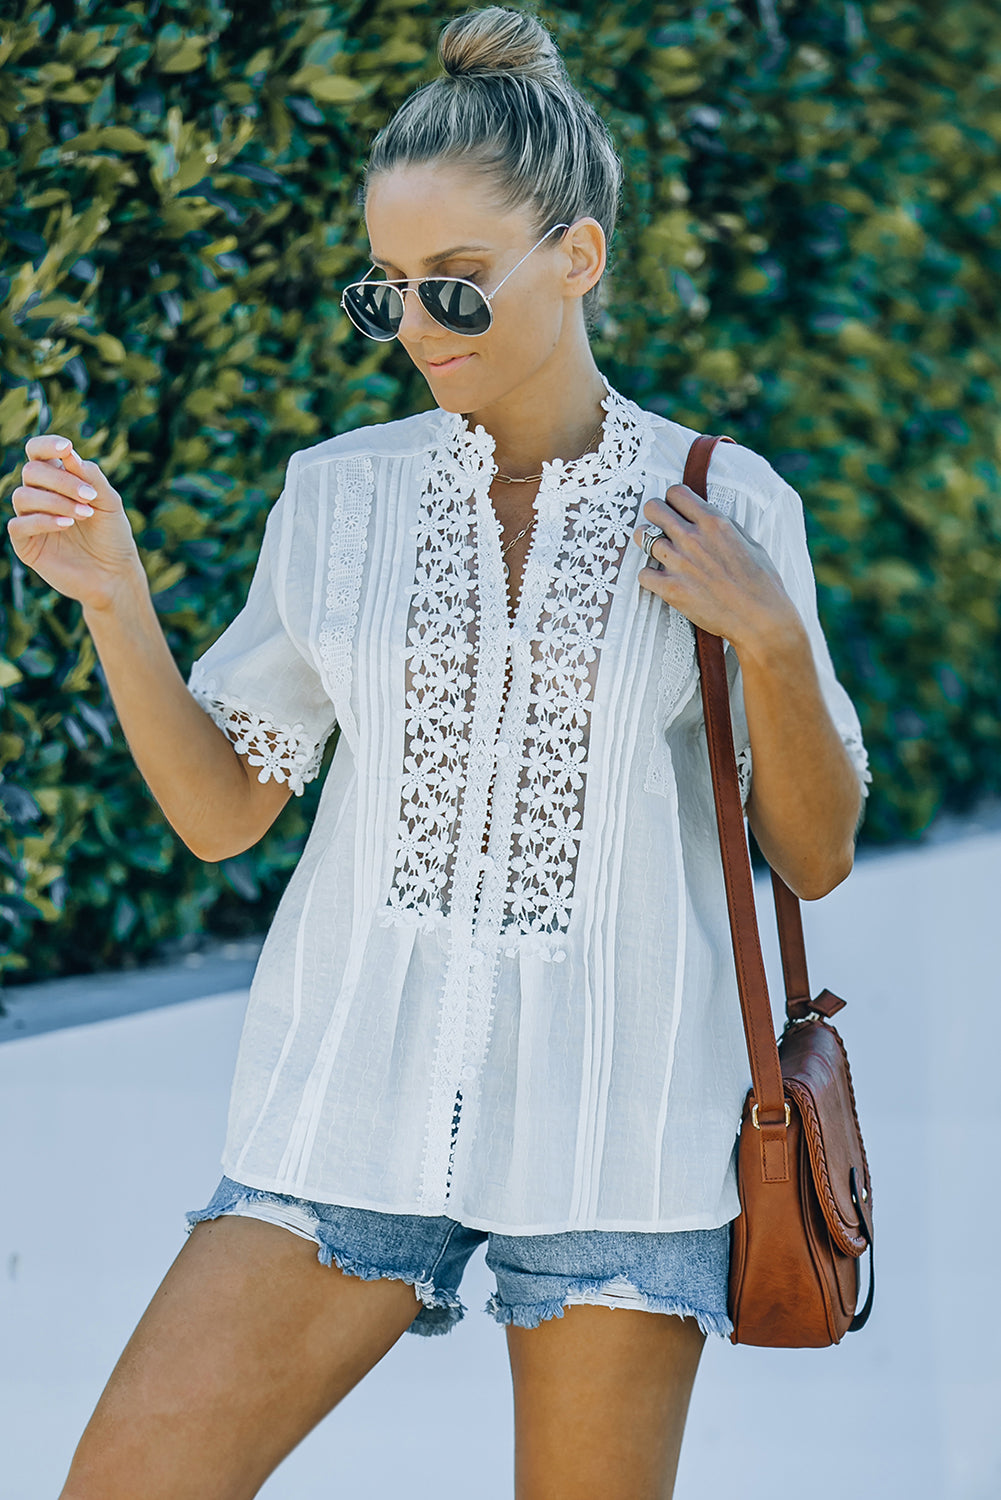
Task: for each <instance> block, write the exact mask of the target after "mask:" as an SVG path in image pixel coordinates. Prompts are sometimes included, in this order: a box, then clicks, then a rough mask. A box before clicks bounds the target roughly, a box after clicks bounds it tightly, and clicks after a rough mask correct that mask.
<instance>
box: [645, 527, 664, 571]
mask: <svg viewBox="0 0 1001 1500" xmlns="http://www.w3.org/2000/svg"><path fill="white" fill-rule="evenodd" d="M643 532H644V536H643V541H642V543H641V546H642V548H643V551H644V552H645V553H646V555H647V557H654V553H653V544H654V542H655V541H656V540H657V538H658V537H659V536H667V532H666V531H663V530H662V529H661V527H659V526H656V525H654V523H653V522H652V521H650V522H648V523H647V525H646V526H644V527H643ZM657 561H658V559H657V558H655V557H654V562H657Z"/></svg>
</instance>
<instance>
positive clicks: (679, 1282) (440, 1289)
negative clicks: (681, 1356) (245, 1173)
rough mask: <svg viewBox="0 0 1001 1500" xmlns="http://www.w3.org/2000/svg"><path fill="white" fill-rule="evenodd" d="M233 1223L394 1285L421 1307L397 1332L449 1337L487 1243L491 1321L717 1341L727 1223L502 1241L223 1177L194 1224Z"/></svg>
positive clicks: (449, 1223) (444, 1222)
mask: <svg viewBox="0 0 1001 1500" xmlns="http://www.w3.org/2000/svg"><path fill="white" fill-rule="evenodd" d="M222 1214H241V1215H244V1216H245V1217H249V1218H252V1219H265V1220H267V1221H268V1222H269V1223H272V1224H280V1225H282V1226H283V1227H284V1228H286V1229H290V1230H291V1231H292V1233H293V1234H298V1235H301V1236H302V1238H303V1239H307V1240H313V1241H314V1242H315V1244H316V1245H317V1246H318V1247H319V1249H318V1252H317V1258H318V1259H319V1260H320V1262H321V1263H322V1264H323V1265H325V1266H329V1265H330V1263H331V1261H334V1262H335V1263H336V1264H337V1265H338V1266H339V1267H340V1269H341V1270H342V1271H344V1272H346V1273H347V1274H348V1275H351V1276H358V1277H360V1278H361V1279H362V1280H363V1281H375V1280H377V1279H378V1278H379V1277H388V1278H390V1279H391V1280H394V1281H406V1282H408V1283H409V1284H410V1285H411V1286H412V1287H413V1288H414V1290H415V1291H416V1293H417V1295H418V1297H419V1298H420V1300H421V1303H422V1304H423V1305H422V1307H421V1309H420V1311H419V1312H418V1313H417V1315H416V1317H415V1318H414V1321H413V1322H412V1323H411V1324H410V1327H409V1329H408V1332H409V1333H421V1334H431V1333H449V1332H450V1331H451V1329H452V1327H453V1325H454V1324H456V1323H457V1322H458V1321H459V1319H460V1318H461V1317H463V1315H464V1314H465V1313H466V1312H467V1311H468V1309H467V1308H466V1306H465V1305H464V1304H463V1303H462V1302H461V1301H460V1300H459V1282H460V1281H461V1279H462V1273H463V1271H464V1270H465V1267H466V1263H467V1262H468V1260H469V1258H470V1256H471V1255H472V1253H473V1251H474V1250H475V1249H476V1248H477V1246H478V1245H480V1244H482V1243H483V1242H484V1241H486V1243H487V1255H486V1261H487V1265H488V1266H489V1268H490V1270H491V1271H492V1272H493V1274H494V1278H495V1280H496V1286H497V1289H496V1291H495V1292H493V1294H492V1295H491V1296H490V1298H489V1299H488V1301H487V1304H486V1307H485V1308H484V1312H487V1313H489V1314H490V1315H491V1316H492V1317H494V1318H495V1319H496V1320H497V1322H498V1323H515V1324H517V1325H518V1326H519V1327H521V1328H535V1327H536V1326H537V1325H538V1324H539V1323H540V1322H541V1321H542V1320H543V1319H544V1318H552V1317H560V1318H562V1316H563V1309H564V1308H565V1307H568V1306H571V1305H572V1304H573V1303H581V1302H586V1303H592V1304H596V1305H597V1306H599V1307H635V1308H644V1309H646V1310H648V1311H651V1312H663V1313H674V1314H676V1315H677V1316H678V1317H683V1318H684V1317H692V1318H695V1319H696V1321H697V1322H698V1325H699V1327H700V1328H701V1329H702V1330H703V1332H704V1333H717V1334H720V1335H722V1336H725V1335H727V1334H729V1333H730V1331H731V1330H732V1328H733V1324H732V1323H731V1321H730V1319H729V1317H728V1315H727V1283H728V1277H729V1267H730V1225H729V1224H723V1225H721V1226H720V1227H719V1228H718V1229H684V1230H675V1231H670V1232H665V1233H658V1232H655V1233H648V1232H646V1231H625V1232H620V1231H617V1230H606V1229H583V1230H568V1231H565V1232H563V1233H560V1234H529V1235H511V1234H497V1233H495V1232H494V1231H493V1230H489V1231H488V1230H485V1229H470V1228H468V1227H467V1226H466V1225H464V1224H460V1223H458V1222H457V1221H456V1220H455V1219H449V1218H446V1217H444V1216H442V1217H438V1218H433V1217H429V1216H424V1215H421V1214H394V1213H379V1212H376V1211H375V1210H374V1209H369V1208H340V1207H338V1206H337V1205H336V1204H331V1203H313V1202H311V1201H310V1200H308V1199H305V1198H293V1197H289V1196H287V1195H286V1194H284V1193H272V1192H266V1191H264V1190H263V1189H259V1188H251V1187H245V1186H244V1185H243V1184H242V1183H239V1182H234V1181H233V1180H232V1178H230V1177H223V1179H222V1181H221V1182H220V1183H219V1186H218V1187H217V1188H216V1190H215V1193H214V1194H213V1195H212V1198H211V1200H210V1202H209V1203H208V1204H207V1205H206V1207H205V1208H202V1209H198V1210H196V1211H194V1212H192V1213H189V1214H188V1215H187V1216H186V1217H187V1221H188V1229H189V1231H190V1230H191V1229H192V1228H193V1227H194V1225H195V1224H198V1223H200V1222H201V1221H202V1220H203V1219H216V1218H219V1217H220V1216H221V1215H222Z"/></svg>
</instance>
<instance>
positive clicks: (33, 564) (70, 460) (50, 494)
mask: <svg viewBox="0 0 1001 1500" xmlns="http://www.w3.org/2000/svg"><path fill="white" fill-rule="evenodd" d="M63 445H64V446H63ZM24 451H25V453H27V455H28V462H27V463H26V464H25V465H24V466H23V467H22V470H21V483H20V484H19V485H18V487H17V488H16V489H15V490H14V492H13V494H12V495H11V503H12V504H13V506H14V509H15V511H16V512H17V514H16V515H15V517H14V518H13V520H11V521H8V522H7V532H8V535H9V536H10V540H11V545H12V546H13V548H14V551H15V552H16V553H17V555H18V557H19V558H20V559H21V561H22V562H23V563H26V564H27V566H28V567H29V568H32V569H33V570H34V571H35V572H36V573H38V574H39V576H40V577H42V578H44V579H45V582H46V583H48V584H51V586H52V587H53V588H54V589H58V590H59V592H60V593H61V594H65V595H67V596H68V597H69V598H70V599H78V600H79V601H80V603H81V604H82V605H83V606H84V608H87V607H88V606H89V607H92V608H96V609H103V608H106V607H107V606H108V605H109V604H110V603H111V602H112V601H113V600H114V598H115V595H116V593H117V592H118V590H119V589H120V588H121V587H122V586H123V585H127V584H128V583H130V582H131V581H132V580H133V579H135V578H136V577H139V578H141V579H143V580H144V581H145V576H146V575H145V570H144V568H143V565H142V559H141V558H140V556H139V549H138V548H137V546H136V542H135V537H134V536H133V535H132V527H131V526H130V524H129V518H128V516H127V515H126V514H125V507H124V505H123V504H122V497H121V495H120V494H119V493H118V491H117V490H116V489H114V488H113V487H112V485H111V484H110V482H109V481H108V479H107V477H106V476H105V475H104V474H102V472H101V470H100V468H99V467H98V465H97V464H96V463H91V462H90V461H89V460H85V459H82V458H80V456H79V455H78V454H77V452H76V450H75V448H74V447H73V444H72V442H71V441H70V439H69V438H64V437H60V435H59V434H58V433H56V432H50V433H45V434H44V435H43V436H41V437H32V438H29V439H28V441H27V442H26V443H25V445H24ZM81 485H89V486H90V488H91V489H92V490H96V491H97V493H96V495H94V496H93V497H90V496H88V497H81V495H80V487H81ZM77 505H89V506H91V507H92V509H93V512H94V513H93V515H90V516H87V515H78V514H77V510H76V507H77ZM67 519H68V520H69V521H70V522H71V524H69V525H67V524H66V522H67ZM60 522H62V524H60Z"/></svg>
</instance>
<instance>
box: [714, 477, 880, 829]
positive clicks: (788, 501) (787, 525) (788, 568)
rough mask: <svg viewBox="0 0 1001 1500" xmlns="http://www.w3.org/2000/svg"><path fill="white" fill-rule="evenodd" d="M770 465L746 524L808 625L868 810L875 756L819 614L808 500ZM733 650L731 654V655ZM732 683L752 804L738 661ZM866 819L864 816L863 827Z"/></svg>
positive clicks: (737, 740)
mask: <svg viewBox="0 0 1001 1500" xmlns="http://www.w3.org/2000/svg"><path fill="white" fill-rule="evenodd" d="M759 462H760V460H759ZM767 468H768V474H769V480H770V483H769V485H768V494H767V495H765V496H763V497H762V500H761V501H760V502H758V504H757V505H755V504H753V503H752V505H751V507H750V509H749V510H748V512H747V517H748V519H747V520H746V521H745V522H744V524H745V525H746V527H747V530H748V531H749V532H750V533H751V535H752V536H754V538H755V540H756V541H758V542H760V543H761V545H762V546H763V547H764V548H765V551H766V552H767V553H768V555H769V557H770V558H771V560H772V562H773V563H774V564H775V567H776V568H777V569H778V572H779V575H780V577H781V579H782V583H783V586H784V587H785V590H786V593H787V594H788V595H789V597H790V599H791V600H792V602H793V603H794V604H795V606H796V608H797V610H798V611H799V615H800V618H801V619H802V621H803V624H804V625H805V627H806V631H807V635H808V636H809V639H810V644H811V647H812V649H813V661H814V665H815V667H816V670H817V677H818V679H819V682H820V687H821V691H822V693H823V696H824V702H825V703H826V705H827V709H828V712H829V713H830V715H831V719H832V720H833V722H834V725H835V728H836V729H837V731H838V734H839V735H840V736H841V741H842V743H843V745H844V747H845V749H846V750H847V752H848V755H849V757H850V758H851V761H852V764H853V765H854V767H855V770H856V772H857V773H858V778H859V785H860V790H861V792H862V797H863V804H862V805H863V809H864V807H865V800H864V799H865V798H866V797H868V795H869V786H868V783H870V782H871V781H872V774H871V772H870V770H869V757H868V752H867V751H866V747H865V744H864V741H863V739H862V727H861V724H860V721H859V717H858V714H857V712H856V709H855V705H854V703H853V702H852V700H851V698H850V697H849V695H848V693H847V692H846V690H845V688H844V686H843V685H842V683H841V682H839V680H838V678H837V675H836V674H835V671H834V664H833V662H832V660H831V653H830V649H829V647H828V644H827V638H826V636H825V635H824V631H823V627H822V626H821V623H820V616H819V615H818V613H817V583H816V578H815V576H814V572H813V563H812V561H811V559H810V552H809V548H808V546H807V538H806V524H805V520H804V515H803V502H802V500H801V498H800V496H799V494H798V493H797V491H796V490H794V489H793V487H792V485H790V484H788V483H787V482H786V481H785V480H784V479H783V478H782V477H781V475H779V474H778V473H776V471H775V470H774V469H772V468H771V466H770V465H768V466H767ZM759 506H760V508H759ZM732 654H733V653H732V652H730V651H728V652H727V655H728V656H731V655H732ZM730 686H731V709H732V713H733V721H734V747H735V749H736V751H737V769H738V772H739V774H740V780H741V796H742V798H743V801H744V803H745V806H746V803H747V798H748V796H749V795H750V785H751V747H750V739H749V735H748V730H747V719H746V716H745V713H744V703H743V689H742V682H741V674H740V669H739V665H738V664H737V663H736V662H734V663H733V664H732V666H731V674H730ZM861 821H862V817H861V815H860V818H859V825H860V826H861ZM856 831H857V830H856Z"/></svg>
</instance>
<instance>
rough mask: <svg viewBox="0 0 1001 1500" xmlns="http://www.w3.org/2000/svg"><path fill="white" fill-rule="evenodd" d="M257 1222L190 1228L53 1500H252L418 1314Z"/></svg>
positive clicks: (407, 1300) (415, 1303) (223, 1221)
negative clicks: (60, 1491) (59, 1499)
mask: <svg viewBox="0 0 1001 1500" xmlns="http://www.w3.org/2000/svg"><path fill="white" fill-rule="evenodd" d="M420 1308H421V1301H420V1298H419V1297H418V1295H417V1293H416V1292H415V1290H414V1287H413V1286H411V1285H409V1284H407V1283H406V1282H404V1281H400V1280H389V1279H378V1280H362V1279H360V1278H359V1277H356V1276H351V1275H347V1274H345V1273H344V1272H342V1271H341V1270H339V1269H338V1267H337V1266H335V1265H330V1266H325V1265H321V1264H320V1262H319V1260H318V1259H317V1253H316V1246H315V1244H312V1243H310V1242H309V1241H307V1240H305V1239H303V1238H301V1237H299V1236H298V1235H295V1234H290V1233H289V1232H288V1230H287V1229H285V1228H282V1227H280V1226H279V1225H276V1224H270V1223H265V1222H262V1221H261V1220H259V1219H252V1218H242V1217H235V1216H226V1217H222V1218H218V1219H213V1220H210V1221H206V1222H204V1223H200V1224H196V1225H195V1227H194V1228H193V1229H192V1231H191V1233H190V1235H189V1236H188V1238H187V1240H186V1241H185V1244H184V1246H183V1247H182V1249H181V1251H180V1253H179V1254H178V1256H177V1258H176V1260H175V1261H174V1263H173V1265H172V1266H171V1268H170V1270H169V1271H168V1272H167V1275H166V1276H165V1278H164V1280H163V1282H162V1283H161V1285H160V1287H159V1288H158V1290H157V1291H156V1293H155V1294H154V1296H153V1299H152V1301H151V1302H150V1305H149V1307H148V1308H147V1310H146V1312H145V1313H144V1315H143V1317H142V1319H141V1321H140V1323H139V1325H138V1327H137V1328H136V1331H135V1333H134V1334H133V1335H132V1338H131V1339H130V1340H129V1343H128V1344H127V1345H126V1348H125V1350H124V1352H123V1354H122V1356H121V1359H120V1360H119V1361H118V1364H117V1365H116V1366H115V1369H114V1371H113V1372H112V1374H111V1377H110V1379H109V1381H108V1384H107V1386H106V1387H105V1390H104V1392H103V1394H102V1396H101V1398H100V1400H99V1402H98V1404H97V1407H96V1409H95V1411H94V1415H93V1416H92V1418H91V1420H90V1422H89V1424H88V1426H87V1428H86V1430H85V1432H84V1434H83V1436H82V1438H81V1440H80V1443H79V1446H78V1448H77V1451H76V1454H75V1456H74V1459H73V1464H72V1467H71V1470H70V1474H69V1477H68V1479H67V1481H66V1486H65V1488H64V1490H63V1494H62V1500H126V1497H128V1500H136V1496H138V1495H142V1496H143V1500H196V1497H197V1500H205V1497H206V1496H207V1495H211V1496H212V1500H249V1497H250V1496H253V1495H255V1494H256V1493H257V1491H258V1489H259V1488H260V1486H261V1484H263V1482H264V1480H265V1479H266V1478H267V1476H268V1475H269V1474H270V1473H271V1472H272V1470H273V1469H275V1468H276V1467H277V1465H278V1464H279V1463H280V1462H281V1460H282V1459H283V1458H284V1457H285V1456H286V1454H288V1453H289V1452H291V1450H292V1449H293V1448H294V1447H295V1446H296V1444H297V1443H298V1442H300V1440H301V1439H302V1438H303V1437H304V1436H305V1435H306V1433H307V1432H309V1431H310V1430H311V1429H312V1428H313V1427H314V1426H315V1425H316V1423H317V1422H319V1421H320V1420H321V1418H322V1417H324V1416H325V1415H326V1414H327V1412H329V1411H330V1410H331V1409H332V1408H333V1407H335V1406H336V1405H337V1403H338V1402H339V1401H341V1400H342V1399H343V1397H344V1396H346V1395H347V1393H348V1392H349V1391H350V1390H351V1389H352V1388H353V1387H354V1386H355V1385H357V1383H358V1381H360V1380H361V1379H362V1377H363V1376H364V1375H365V1374H366V1373H367V1372H368V1371H369V1370H370V1369H371V1368H372V1367H373V1365H376V1364H377V1363H378V1362H379V1360H380V1359H382V1357H383V1355H385V1354H386V1353H387V1352H388V1350H389V1349H390V1348H391V1347H392V1346H393V1344H395V1343H396V1341H397V1339H398V1338H399V1337H400V1335H401V1334H402V1333H404V1332H405V1331H406V1329H407V1327H408V1326H409V1324H410V1323H411V1322H412V1321H413V1319H414V1318H415V1317H416V1315H417V1313H418V1312H419V1311H420Z"/></svg>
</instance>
